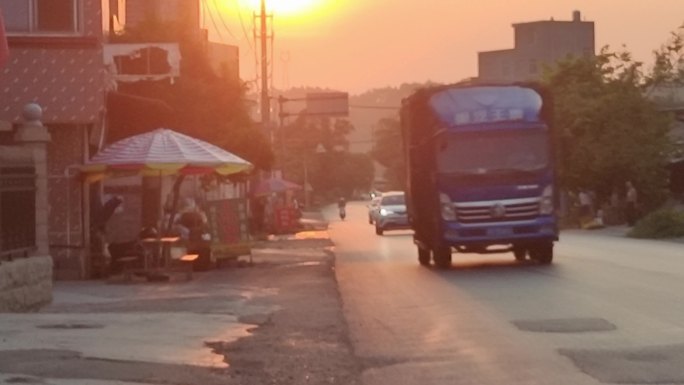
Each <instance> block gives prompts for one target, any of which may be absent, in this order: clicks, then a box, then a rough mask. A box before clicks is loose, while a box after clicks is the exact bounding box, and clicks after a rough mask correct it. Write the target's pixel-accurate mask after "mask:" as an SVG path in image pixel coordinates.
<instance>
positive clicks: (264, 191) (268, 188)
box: [252, 178, 302, 197]
mask: <svg viewBox="0 0 684 385" xmlns="http://www.w3.org/2000/svg"><path fill="white" fill-rule="evenodd" d="M301 189H302V186H300V185H298V184H296V183H294V182H290V181H289V180H285V179H281V178H269V179H263V180H260V181H259V182H257V184H256V186H255V187H254V189H253V190H252V195H254V196H257V197H258V196H267V195H271V194H272V193H281V192H285V191H293V190H301Z"/></svg>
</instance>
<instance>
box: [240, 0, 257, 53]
mask: <svg viewBox="0 0 684 385" xmlns="http://www.w3.org/2000/svg"><path fill="white" fill-rule="evenodd" d="M235 10H236V12H237V14H238V18H239V19H240V26H241V27H242V34H243V35H244V36H245V40H246V41H247V46H248V47H249V49H250V50H251V51H253V52H256V49H255V48H254V46H253V45H252V39H251V38H250V37H249V34H248V33H247V28H246V27H245V20H244V19H243V18H242V10H241V9H240V5H239V4H238V0H235Z"/></svg>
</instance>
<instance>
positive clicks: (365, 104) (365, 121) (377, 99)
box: [272, 83, 430, 153]
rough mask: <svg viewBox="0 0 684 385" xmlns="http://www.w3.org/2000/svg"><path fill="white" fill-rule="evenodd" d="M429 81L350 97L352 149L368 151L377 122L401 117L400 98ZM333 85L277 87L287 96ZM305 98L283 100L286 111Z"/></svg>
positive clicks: (299, 106)
mask: <svg viewBox="0 0 684 385" xmlns="http://www.w3.org/2000/svg"><path fill="white" fill-rule="evenodd" d="M428 85H430V84H427V83H426V84H419V83H411V84H402V85H401V86H399V87H385V88H377V89H373V90H370V91H366V92H364V93H362V94H359V95H351V96H350V97H349V106H350V109H349V117H348V119H349V121H350V122H351V123H352V124H353V125H354V128H355V129H354V131H353V132H352V133H351V134H350V135H349V142H350V151H352V152H357V153H367V152H369V151H370V150H371V148H372V147H373V128H374V127H375V124H376V123H377V122H378V121H379V120H380V119H383V118H388V117H389V118H392V117H396V118H397V119H398V118H399V115H398V112H399V106H400V105H401V100H402V99H404V98H405V97H407V96H409V95H410V94H411V93H413V91H415V90H416V89H418V88H420V87H425V86H428ZM330 91H336V90H332V89H324V88H316V87H298V88H292V89H289V90H287V91H284V92H281V91H277V90H276V91H274V92H273V94H274V96H275V98H277V97H278V96H280V95H282V96H284V97H285V98H288V99H303V98H305V97H306V94H307V93H311V92H330ZM272 103H273V108H274V110H275V111H276V112H275V116H278V112H279V111H278V108H279V105H278V102H277V101H276V100H274V101H273V102H272ZM305 107H306V106H305V102H304V101H288V102H286V103H284V108H283V109H284V111H285V112H287V113H290V114H296V113H297V112H299V111H301V110H303V109H304V108H305Z"/></svg>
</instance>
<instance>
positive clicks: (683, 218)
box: [627, 209, 684, 238]
mask: <svg viewBox="0 0 684 385" xmlns="http://www.w3.org/2000/svg"><path fill="white" fill-rule="evenodd" d="M627 235H628V236H629V237H632V238H676V237H684V212H682V211H677V210H667V209H662V210H658V211H654V212H652V213H650V214H648V215H646V216H645V217H643V218H642V219H641V220H639V222H637V223H636V225H635V226H634V228H633V229H632V230H631V231H630V232H629V233H628V234H627Z"/></svg>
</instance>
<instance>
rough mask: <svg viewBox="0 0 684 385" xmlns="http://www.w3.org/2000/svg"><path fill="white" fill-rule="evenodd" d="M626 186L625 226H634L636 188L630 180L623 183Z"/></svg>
mask: <svg viewBox="0 0 684 385" xmlns="http://www.w3.org/2000/svg"><path fill="white" fill-rule="evenodd" d="M625 187H626V188H627V193H626V196H625V219H626V220H627V226H630V227H631V226H634V223H636V216H637V190H636V188H634V184H632V182H631V181H627V183H625Z"/></svg>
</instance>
